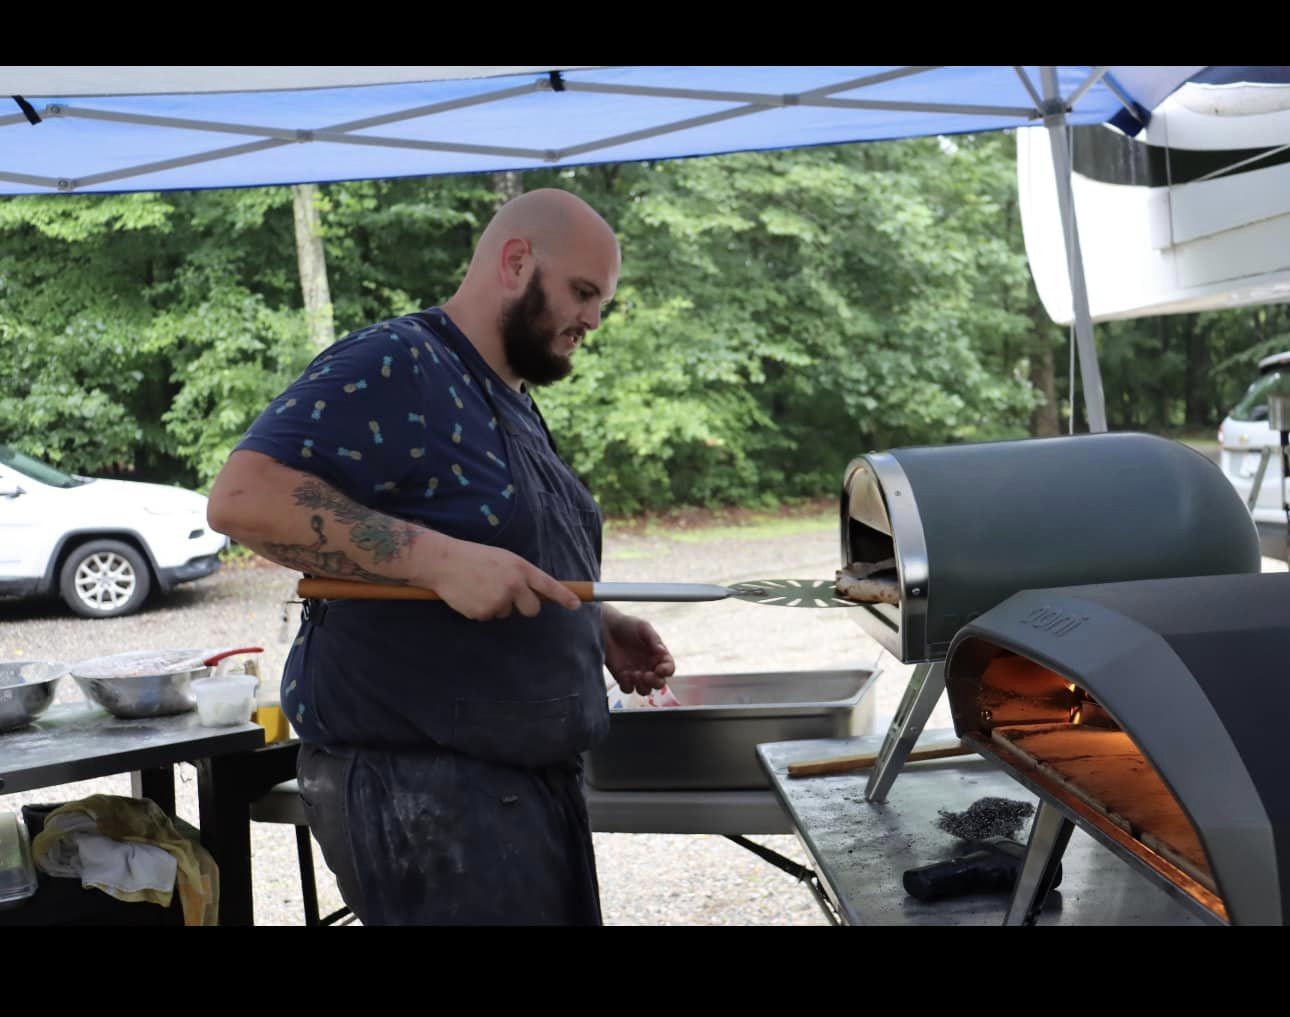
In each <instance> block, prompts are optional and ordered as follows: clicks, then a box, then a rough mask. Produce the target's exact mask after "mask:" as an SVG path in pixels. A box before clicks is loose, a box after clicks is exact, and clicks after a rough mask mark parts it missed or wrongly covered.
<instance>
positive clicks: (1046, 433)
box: [1030, 298, 1061, 438]
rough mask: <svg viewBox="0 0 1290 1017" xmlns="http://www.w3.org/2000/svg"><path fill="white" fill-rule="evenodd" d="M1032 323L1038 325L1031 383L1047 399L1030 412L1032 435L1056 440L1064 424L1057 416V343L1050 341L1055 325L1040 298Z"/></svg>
mask: <svg viewBox="0 0 1290 1017" xmlns="http://www.w3.org/2000/svg"><path fill="white" fill-rule="evenodd" d="M1030 320H1031V321H1032V322H1034V326H1035V331H1034V338H1033V340H1032V341H1031V344H1030V384H1032V385H1034V386H1035V388H1036V389H1037V390H1038V392H1039V394H1040V395H1041V396H1043V397H1044V401H1043V403H1042V404H1041V405H1039V406H1036V407H1035V408H1034V409H1033V410H1032V411H1031V413H1030V433H1031V434H1033V435H1034V436H1035V437H1036V438H1052V437H1055V436H1056V435H1058V434H1061V421H1060V419H1059V417H1058V414H1057V407H1058V405H1059V404H1058V402H1057V379H1056V372H1055V370H1054V366H1053V344H1052V343H1051V342H1049V341H1048V340H1049V336H1050V334H1051V331H1052V324H1051V323H1050V322H1049V320H1048V315H1047V314H1045V313H1044V309H1043V306H1042V305H1041V304H1040V303H1039V301H1038V300H1037V299H1033V298H1032V299H1031V301H1030Z"/></svg>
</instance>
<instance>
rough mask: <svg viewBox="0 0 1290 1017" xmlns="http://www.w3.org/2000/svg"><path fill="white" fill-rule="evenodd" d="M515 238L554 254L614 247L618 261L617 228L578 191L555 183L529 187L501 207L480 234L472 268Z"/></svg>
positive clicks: (489, 257)
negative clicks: (531, 189) (537, 187)
mask: <svg viewBox="0 0 1290 1017" xmlns="http://www.w3.org/2000/svg"><path fill="white" fill-rule="evenodd" d="M514 239H520V240H527V241H529V242H530V243H532V244H533V245H534V246H535V247H536V248H537V249H538V250H539V251H543V252H551V253H552V254H567V253H569V250H570V248H571V247H574V246H581V245H586V246H590V247H592V248H593V249H594V248H599V249H601V250H602V251H603V250H604V249H605V248H608V247H612V249H613V252H614V258H615V261H617V257H618V241H617V239H616V238H615V237H614V231H613V230H612V229H610V227H609V224H608V223H607V222H605V220H604V219H602V218H601V217H600V214H599V213H598V212H597V211H596V210H595V209H594V208H592V207H591V206H590V205H588V204H587V203H586V202H585V201H583V200H582V199H581V198H579V197H578V196H577V195H574V194H570V193H569V192H568V191H561V190H558V189H556V188H554V187H544V188H542V189H540V190H536V191H528V192H527V193H525V194H521V195H520V196H519V197H517V198H512V199H511V200H510V201H508V202H507V203H506V204H505V205H503V206H502V207H501V208H500V209H498V210H497V214H496V215H494V216H493V218H492V220H491V221H490V222H489V224H488V226H487V227H486V228H485V229H484V233H483V235H482V236H481V237H480V238H479V245H478V246H477V247H476V248H475V255H474V257H473V258H472V259H471V266H472V268H473V267H474V265H475V263H476V262H478V261H480V260H481V259H485V260H492V259H494V258H496V257H497V255H498V254H499V253H500V252H501V250H502V248H503V246H504V245H505V244H506V242H507V241H508V240H514ZM616 267H617V266H616V265H615V268H616Z"/></svg>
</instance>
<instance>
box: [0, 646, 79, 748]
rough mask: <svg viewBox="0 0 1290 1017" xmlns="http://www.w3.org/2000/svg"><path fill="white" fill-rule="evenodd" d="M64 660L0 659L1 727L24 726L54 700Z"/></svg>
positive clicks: (63, 671)
mask: <svg viewBox="0 0 1290 1017" xmlns="http://www.w3.org/2000/svg"><path fill="white" fill-rule="evenodd" d="M65 674H67V665H66V664H56V663H54V662H53V661H49V660H6V661H0V731H9V730H12V729H13V728H17V727H25V726H26V725H28V724H30V723H31V722H32V721H33V720H35V719H36V718H37V717H39V716H40V715H41V714H42V713H44V712H45V710H46V709H47V708H48V707H49V704H50V703H52V702H53V701H54V693H55V692H56V691H58V680H59V679H60V678H62V677H63V675H65Z"/></svg>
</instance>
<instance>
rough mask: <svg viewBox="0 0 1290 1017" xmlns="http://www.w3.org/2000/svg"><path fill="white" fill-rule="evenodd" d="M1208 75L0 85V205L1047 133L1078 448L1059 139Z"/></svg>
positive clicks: (1126, 116) (459, 74)
mask: <svg viewBox="0 0 1290 1017" xmlns="http://www.w3.org/2000/svg"><path fill="white" fill-rule="evenodd" d="M1204 70H1206V68H1204V67H1085V66H1029V67H993V66H990V67H786V66H770V67H720V66H719V67H701V66H687V67H559V68H554V67H411V68H408V67H398V68H393V67H3V68H0V95H9V96H12V97H13V99H12V102H13V103H14V105H13V108H12V112H10V113H8V114H7V115H0V194H7V195H17V194H60V193H61V194H94V193H113V192H121V191H155V190H186V189H196V188H211V187H249V186H261V185H270V184H295V183H306V182H310V183H323V182H329V181H337V180H355V179H364V178H384V177H400V176H427V175H435V174H446V173H475V172H486V171H498V170H524V169H535V168H541V167H552V166H578V165H586V164H591V163H604V162H627V161H638V160H648V159H670V158H681V157H688V156H702V155H716V154H720V153H727V152H738V151H748V150H766V149H782V148H799V147H805V146H812V145H830V144H841V143H849V142H861V141H880V140H891V139H896V138H908V137H914V136H926V135H938V134H959V133H978V132H982V131H994V130H1004V129H1009V128H1014V127H1022V126H1027V125H1033V124H1037V123H1042V124H1044V125H1045V126H1047V127H1048V128H1049V134H1050V137H1051V140H1052V147H1053V158H1054V163H1055V165H1056V166H1057V167H1059V172H1058V173H1057V181H1058V197H1059V203H1060V206H1061V209H1062V223H1063V230H1064V233H1065V237H1066V248H1067V255H1068V257H1067V262H1068V268H1069V271H1070V275H1071V286H1072V291H1073V293H1074V297H1075V300H1074V302H1075V331H1076V344H1077V346H1078V349H1079V357H1080V372H1081V376H1082V379H1083V386H1084V398H1085V406H1086V410H1087V416H1088V421H1089V426H1090V429H1091V430H1093V431H1104V430H1106V412H1105V408H1104V400H1103V395H1102V381H1101V372H1100V370H1099V367H1098V363H1097V354H1096V349H1095V347H1094V344H1093V333H1092V324H1091V321H1090V318H1089V313H1088V306H1087V304H1088V301H1087V296H1086V294H1085V287H1084V273H1083V265H1082V262H1081V259H1080V254H1079V240H1078V230H1077V227H1076V224H1075V220H1074V214H1073V210H1072V205H1071V197H1070V158H1069V151H1068V148H1067V140H1066V132H1065V128H1066V126H1067V125H1068V124H1075V125H1079V124H1099V123H1107V122H1111V123H1114V124H1115V125H1116V126H1118V127H1120V128H1121V129H1122V130H1124V131H1125V132H1126V133H1129V134H1133V133H1136V132H1137V131H1138V130H1140V129H1141V127H1142V126H1143V125H1144V124H1145V123H1146V121H1147V120H1148V119H1149V118H1150V110H1151V109H1153V108H1154V107H1155V106H1156V105H1157V104H1158V103H1160V102H1161V101H1162V100H1164V99H1165V98H1166V97H1167V96H1168V95H1169V94H1170V93H1172V92H1173V91H1174V90H1175V89H1177V88H1178V87H1179V86H1180V85H1182V84H1183V83H1184V82H1185V81H1187V80H1188V79H1189V78H1191V77H1192V76H1194V75H1195V74H1197V73H1198V72H1201V71H1204Z"/></svg>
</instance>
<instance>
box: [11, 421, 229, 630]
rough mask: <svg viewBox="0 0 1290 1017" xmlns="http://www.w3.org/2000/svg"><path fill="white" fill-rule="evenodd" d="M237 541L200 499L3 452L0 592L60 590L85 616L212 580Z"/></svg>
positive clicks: (134, 606) (133, 606)
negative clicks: (209, 516) (217, 525)
mask: <svg viewBox="0 0 1290 1017" xmlns="http://www.w3.org/2000/svg"><path fill="white" fill-rule="evenodd" d="M227 546H228V538H227V537H225V536H224V535H223V534H220V533H216V532H214V531H213V530H211V529H210V528H209V526H207V524H206V499H205V498H204V497H202V496H201V495H200V494H197V493H196V492H194V491H185V490H184V489H183V488H180V487H165V486H163V485H161V484H141V483H136V482H134V481H126V480H94V479H91V478H89V477H77V476H72V475H70V474H67V473H63V472H62V471H61V470H57V469H55V468H54V467H52V466H50V465H48V464H47V463H42V462H40V461H39V460H37V459H32V458H31V457H30V456H25V455H23V454H22V453H21V452H17V451H15V450H14V449H12V448H10V447H9V446H7V445H0V594H3V595H9V596H15V595H16V596H29V595H43V594H48V593H53V592H57V593H58V594H59V595H60V596H61V597H62V598H63V600H64V601H66V602H67V606H68V607H70V608H71V609H72V610H73V611H75V612H76V613H77V614H79V615H82V616H84V617H86V618H112V617H115V616H116V615H122V614H130V613H132V612H134V611H137V610H138V609H139V608H140V607H141V606H142V605H143V602H144V601H145V600H146V599H147V597H148V593H149V592H150V590H151V589H152V588H153V587H154V586H155V587H156V588H157V589H159V590H161V591H162V592H165V591H168V590H170V589H171V588H173V587H174V586H175V585H176V584H177V583H185V582H188V581H189V580H192V579H200V578H201V577H202V576H208V575H210V574H211V573H212V572H214V571H215V570H216V569H218V568H219V565H220V562H219V552H220V551H222V550H223V549H224V548H226V547H227Z"/></svg>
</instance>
